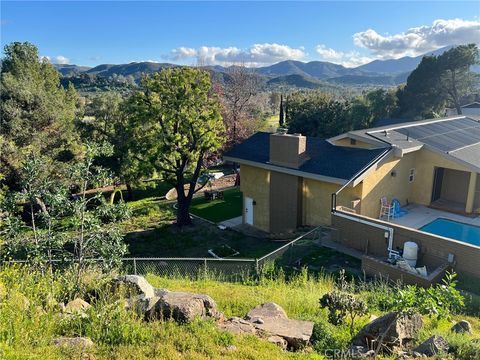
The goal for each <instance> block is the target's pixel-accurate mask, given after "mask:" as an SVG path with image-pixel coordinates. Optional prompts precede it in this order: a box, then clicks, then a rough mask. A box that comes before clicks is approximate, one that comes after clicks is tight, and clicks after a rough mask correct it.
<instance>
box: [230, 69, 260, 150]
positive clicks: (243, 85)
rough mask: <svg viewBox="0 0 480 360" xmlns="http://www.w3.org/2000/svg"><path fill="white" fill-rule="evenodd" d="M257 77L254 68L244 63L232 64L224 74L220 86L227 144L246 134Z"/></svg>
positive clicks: (240, 138) (257, 85) (256, 86)
mask: <svg viewBox="0 0 480 360" xmlns="http://www.w3.org/2000/svg"><path fill="white" fill-rule="evenodd" d="M258 87H259V78H258V76H257V74H256V73H255V69H254V68H249V67H247V66H245V64H240V65H232V66H230V67H229V68H228V71H227V73H226V74H225V80H224V84H223V88H222V94H221V95H222V96H221V97H222V103H223V108H224V109H223V110H224V114H223V115H224V116H223V119H224V122H225V127H226V130H227V138H228V143H229V144H228V145H230V146H231V145H234V144H236V143H237V142H238V141H240V140H242V139H243V138H244V137H245V136H248V135H249V134H248V128H249V126H248V122H249V121H250V120H252V119H251V117H250V114H249V113H250V110H251V109H250V106H249V105H250V103H251V102H252V99H253V97H254V96H255V95H256V94H257V92H258Z"/></svg>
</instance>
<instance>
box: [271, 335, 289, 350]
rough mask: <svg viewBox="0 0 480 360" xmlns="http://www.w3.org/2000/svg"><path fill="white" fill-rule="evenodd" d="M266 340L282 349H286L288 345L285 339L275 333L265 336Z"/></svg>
mask: <svg viewBox="0 0 480 360" xmlns="http://www.w3.org/2000/svg"><path fill="white" fill-rule="evenodd" d="M267 341H268V342H271V343H272V344H275V345H277V346H280V347H281V348H282V349H283V350H286V349H287V346H288V343H287V340H285V339H284V338H282V337H280V336H277V335H272V336H269V337H268V338H267Z"/></svg>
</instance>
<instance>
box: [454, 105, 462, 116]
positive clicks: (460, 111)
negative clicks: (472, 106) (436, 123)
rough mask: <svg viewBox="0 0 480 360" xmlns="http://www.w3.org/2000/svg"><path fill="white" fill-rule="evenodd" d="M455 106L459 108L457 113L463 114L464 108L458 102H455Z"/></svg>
mask: <svg viewBox="0 0 480 360" xmlns="http://www.w3.org/2000/svg"><path fill="white" fill-rule="evenodd" d="M455 108H456V109H457V115H462V108H461V107H460V104H459V103H458V102H457V103H455Z"/></svg>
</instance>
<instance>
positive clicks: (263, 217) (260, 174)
mask: <svg viewBox="0 0 480 360" xmlns="http://www.w3.org/2000/svg"><path fill="white" fill-rule="evenodd" d="M240 176H241V180H240V191H241V192H242V193H243V197H244V199H245V197H250V198H252V199H253V200H254V201H255V205H254V206H253V225H254V226H255V227H257V228H259V229H261V230H264V231H270V171H268V170H264V169H261V168H257V167H253V166H248V165H241V166H240ZM242 214H243V216H245V206H243V210H242Z"/></svg>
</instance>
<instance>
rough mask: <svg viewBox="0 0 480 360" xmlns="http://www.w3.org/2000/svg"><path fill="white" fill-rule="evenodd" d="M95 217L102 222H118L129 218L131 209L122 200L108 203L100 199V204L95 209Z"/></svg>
mask: <svg viewBox="0 0 480 360" xmlns="http://www.w3.org/2000/svg"><path fill="white" fill-rule="evenodd" d="M96 213H97V217H98V218H99V219H100V220H101V221H102V223H104V224H108V223H112V222H119V221H123V220H126V219H129V218H130V216H131V214H132V211H131V210H130V208H129V207H128V206H127V204H125V203H124V202H123V201H120V202H118V203H117V204H110V203H108V202H107V201H105V199H102V202H101V204H100V205H99V206H98V207H97V209H96Z"/></svg>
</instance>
